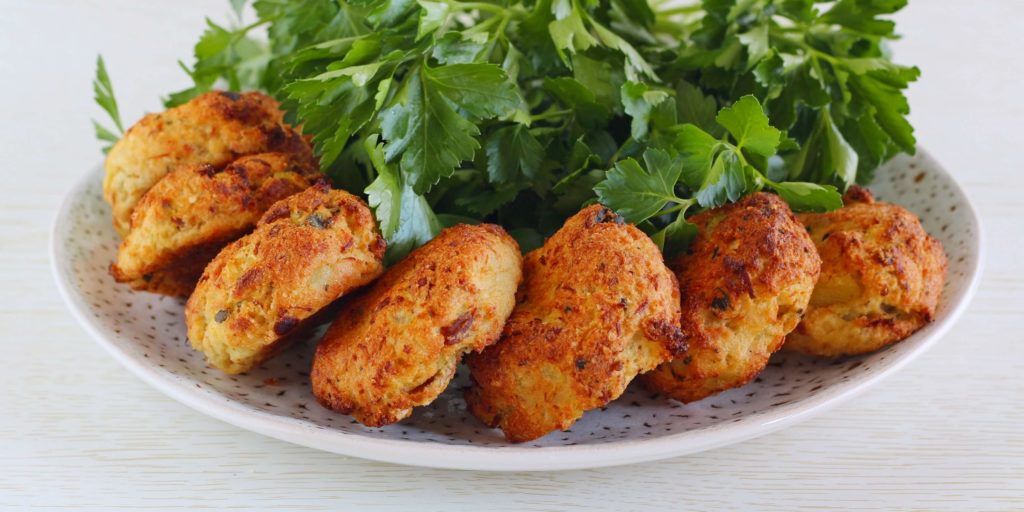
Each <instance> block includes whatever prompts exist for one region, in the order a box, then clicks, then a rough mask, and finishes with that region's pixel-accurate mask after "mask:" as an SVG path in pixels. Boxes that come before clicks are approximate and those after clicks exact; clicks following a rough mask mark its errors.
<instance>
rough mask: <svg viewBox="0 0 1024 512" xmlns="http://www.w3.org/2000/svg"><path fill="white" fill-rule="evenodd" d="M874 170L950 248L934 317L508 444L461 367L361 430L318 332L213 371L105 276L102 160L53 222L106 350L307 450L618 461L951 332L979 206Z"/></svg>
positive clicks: (898, 169)
mask: <svg viewBox="0 0 1024 512" xmlns="http://www.w3.org/2000/svg"><path fill="white" fill-rule="evenodd" d="M877 176H878V178H877V180H876V182H875V183H874V184H873V185H872V187H871V188H872V190H873V191H874V192H875V194H876V196H877V197H879V198H880V199H882V200H886V201H891V202H895V203H898V204H900V205H903V206H905V207H907V208H909V209H910V210H911V211H913V212H914V213H916V214H917V215H919V216H921V218H922V220H923V222H924V226H925V228H926V229H927V230H928V232H929V233H931V234H932V235H934V236H936V237H938V238H939V239H940V240H941V241H942V243H943V245H944V246H945V248H946V252H947V255H948V256H949V277H948V280H947V283H946V288H945V290H944V291H943V294H942V301H941V305H940V306H939V310H938V314H937V316H936V319H935V322H934V323H932V324H930V325H928V326H927V327H925V328H924V329H922V330H921V331H919V332H918V333H916V334H914V335H913V336H911V337H910V338H909V339H907V340H906V341H904V342H902V343H899V344H897V345H895V346H893V347H890V348H888V349H886V350H882V351H880V352H878V353H875V354H871V355H868V356H865V357H858V358H850V359H843V360H839V361H827V360H816V359H811V358H806V357H800V356H795V355H791V354H776V356H775V357H773V358H772V361H771V363H770V364H769V367H768V368H767V369H766V370H765V371H764V372H763V373H762V374H761V376H760V377H758V378H757V380H756V381H754V382H752V383H750V384H749V385H747V386H745V387H743V388H740V389H735V390H731V391H728V392H726V393H722V394H720V395H717V396H714V397H711V398H709V399H706V400H703V401H701V402H698V403H694V404H689V405H682V404H679V403H676V402H673V401H668V400H664V399H661V398H659V397H656V396H652V394H651V393H648V392H646V391H645V390H643V389H642V388H641V387H639V386H637V385H633V386H631V388H630V389H629V390H628V391H627V392H626V393H625V394H624V395H623V396H622V397H621V398H619V399H618V400H616V401H615V402H614V403H612V404H610V405H609V406H608V407H607V408H605V409H602V410H598V411H591V412H589V413H587V414H586V416H585V417H584V418H583V419H582V420H580V421H579V422H578V423H576V424H575V425H573V427H572V429H571V430H569V431H567V432H562V433H553V434H551V435H548V436H547V437H545V438H543V439H541V440H539V441H537V442H532V443H526V444H520V445H509V444H507V443H505V442H504V441H503V439H502V437H501V434H500V432H498V431H497V430H491V429H488V428H486V427H485V426H484V425H483V424H481V423H480V422H479V421H477V420H476V419H475V418H473V417H472V416H471V415H469V414H468V413H467V412H466V410H465V403H464V402H463V400H462V398H461V388H462V387H463V386H464V385H465V375H463V374H462V372H460V375H459V376H458V377H457V378H456V381H455V382H453V383H452V385H451V386H449V388H448V390H447V391H446V392H445V393H444V394H443V395H442V396H441V397H440V398H439V399H438V400H436V401H435V402H434V403H433V404H431V405H429V406H426V407H421V408H418V409H416V411H415V412H414V413H413V416H412V417H411V418H409V419H407V420H405V421H403V422H401V423H399V424H396V425H391V426H387V427H384V428H367V427H363V426H362V425H359V424H358V423H356V422H355V421H354V420H352V419H351V418H350V417H348V416H344V415H341V414H337V413H334V412H331V411H329V410H327V409H324V408H323V407H321V406H320V405H318V404H317V402H316V400H315V399H314V398H313V396H312V394H311V392H310V389H309V373H308V371H309V368H310V358H311V356H312V351H313V346H314V343H313V342H312V341H306V342H305V343H300V344H298V345H297V346H294V347H292V348H291V349H290V350H288V351H287V352H285V353H283V354H281V355H279V356H278V357H276V358H275V359H273V360H272V361H270V362H268V363H267V364H266V365H264V366H262V367H260V368H259V369H257V370H255V371H253V372H250V373H249V374H247V375H241V376H234V377H231V376H226V375H224V374H222V373H220V372H219V371H217V370H214V369H210V368H207V367H206V365H205V364H204V362H203V357H202V355H200V354H198V353H196V352H194V351H192V350H191V349H190V348H189V346H188V342H187V340H186V339H185V325H184V320H183V315H182V309H183V302H182V301H180V300H176V299H170V298H166V297H161V296H157V295H151V294H148V293H136V292H132V291H130V290H129V289H128V288H127V287H125V286H122V285H119V284H117V283H115V282H114V281H113V280H112V279H111V278H110V276H109V275H108V274H107V266H108V265H109V264H110V262H111V261H112V260H113V258H114V255H115V252H116V249H117V244H118V238H117V235H116V234H115V233H114V230H113V228H112V227H111V223H110V210H109V208H108V207H107V205H106V203H105V202H104V201H103V200H102V198H101V194H100V190H101V182H102V170H101V169H95V170H93V171H92V172H90V173H88V174H87V175H85V176H83V178H82V180H81V181H80V182H79V183H77V184H76V185H75V186H74V188H73V189H72V190H71V191H70V192H69V193H68V195H67V197H66V199H65V200H64V204H63V206H62V207H61V210H60V212H59V213H58V215H57V218H56V220H55V222H54V226H53V233H52V238H51V253H52V254H51V258H52V264H53V271H54V275H55V277H56V280H57V286H58V288H59V289H60V291H61V293H62V295H63V296H64V299H65V300H66V301H67V303H68V306H69V308H70V309H71V311H72V313H73V314H74V315H75V317H76V318H78V320H79V321H80V322H81V323H82V325H83V326H84V327H85V328H86V330H87V331H89V333H90V334H92V336H93V337H94V338H95V339H96V341H98V342H99V343H100V345H102V346H103V347H104V348H105V349H107V351H109V352H110V353H111V354H112V355H113V356H114V357H115V358H116V359H117V360H118V361H120V362H121V363H122V364H123V365H124V366H126V367H127V368H128V369H129V370H131V371H132V372H133V373H135V374H136V375H137V376H139V377H140V378H141V379H143V380H144V381H146V382H148V383H149V384H151V385H153V386H154V387H156V388H157V389H159V390H160V391H163V392H164V393H166V394H168V395H170V396H171V397H173V398H174V399H176V400H179V401H181V402H183V403H185V404H186V405H188V406H190V407H193V408H195V409H196V410H198V411H200V412H202V413H204V414H208V415H210V416H213V417H215V418H218V419H221V420H223V421H226V422H228V423H232V424H234V425H237V426H239V427H242V428H245V429H249V430H252V431H255V432H259V433H261V434H265V435H268V436H271V437H275V438H278V439H282V440H285V441H290V442H293V443H297V444H301V445H305V446H309V447H312V448H318V449H321V450H327V451H331V452H335V453H340V454H345V455H352V456H357V457H364V458H367V459H375V460H381V461H387V462H395V463H400V464H411V465H419V466H431V467H441V468H459V469H482V470H553V469H572V468H587V467H599V466H611V465H617V464H627V463H633V462H641V461H649V460H656V459H662V458H667V457H672V456H677V455H683V454H687V453H694V452H698V451H702V450H707V449H710V448H715V447H718V446H723V445H727V444H731V443H736V442H739V441H743V440H746V439H750V438H753V437H756V436H759V435H763V434H766V433H768V432H771V431H774V430H777V429H779V428H782V427H784V426H787V425H791V424H793V423H796V422H797V421H800V420H803V419H805V418H808V417H810V416H811V415H813V414H817V413H819V412H821V411H823V410H825V409H826V408H828V407H830V406H834V405H836V404H838V403H840V402H842V401H844V400H847V399H849V398H851V397H853V396H854V395H856V394H857V393H859V392H861V391H863V390H864V389H866V388H867V387H868V386H870V385H872V384H874V383H876V382H878V381H879V380H881V378H882V377H884V376H886V375H889V374H891V373H893V372H894V371H896V370H898V369H899V368H900V367H902V366H903V365H904V364H906V363H907V362H909V361H910V360H911V359H913V358H914V357H915V356H917V355H919V354H920V353H922V352H923V351H924V350H925V349H927V348H928V347H929V346H930V345H931V344H932V343H934V342H935V341H936V340H937V339H938V338H939V337H941V336H942V335H943V333H945V332H946V331H947V330H948V329H949V327H950V326H951V325H952V324H953V322H954V321H955V320H956V318H957V317H958V316H960V313H961V312H962V311H963V310H964V308H965V306H966V305H967V303H968V301H969V299H970V297H971V296H972V295H973V294H974V291H975V288H976V286H977V283H978V280H979V277H980V274H981V269H980V267H981V262H982V254H981V252H982V242H981V227H980V225H979V222H978V218H977V215H976V213H975V211H974V209H973V208H972V207H971V204H970V202H969V201H968V199H967V197H966V196H965V195H964V192H963V191H962V190H961V189H960V187H959V186H958V185H957V184H956V182H954V181H953V178H952V177H951V176H950V175H949V174H948V173H947V172H946V171H945V170H943V169H942V168H941V167H940V166H939V165H938V164H937V163H936V162H935V161H934V160H932V159H931V158H930V157H929V156H928V155H927V154H926V153H924V152H923V151H922V152H920V153H919V154H918V155H917V156H916V157H906V156H902V157H898V158H896V159H894V160H893V161H892V162H890V163H889V164H887V165H886V166H885V167H884V168H883V169H880V170H879V171H878V173H877ZM936 378H938V376H936ZM111 396H112V397H114V396H116V394H112V395H111ZM114 399H116V398H114Z"/></svg>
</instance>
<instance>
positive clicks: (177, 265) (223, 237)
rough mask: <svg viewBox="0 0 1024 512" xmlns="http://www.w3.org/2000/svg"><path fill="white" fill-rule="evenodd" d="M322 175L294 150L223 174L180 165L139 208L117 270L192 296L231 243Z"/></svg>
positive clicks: (120, 276) (143, 285) (144, 286)
mask: <svg viewBox="0 0 1024 512" xmlns="http://www.w3.org/2000/svg"><path fill="white" fill-rule="evenodd" d="M320 176H322V175H321V174H320V173H319V172H318V167H317V165H316V162H314V161H312V160H310V159H308V158H305V157H303V156H301V155H296V154H288V153H261V154H257V155H250V156H244V157H242V158H239V159H238V160H235V161H234V162H232V163H231V164H230V165H228V166H227V167H225V168H223V169H222V170H218V169H217V168H215V167H213V166H211V165H209V164H198V165H189V166H184V167H179V168H177V169H175V170H173V171H171V172H170V173H169V174H168V175H167V176H164V177H163V178H162V179H161V180H160V181H158V182H157V183H156V185H154V186H153V188H151V189H149V191H148V192H146V194H145V195H143V196H142V199H141V200H140V201H139V203H138V205H136V207H135V211H133V212H132V227H131V231H129V233H128V236H127V237H125V239H124V240H123V241H122V242H121V246H120V248H119V249H118V252H117V261H115V262H114V263H113V264H112V265H111V266H110V273H111V275H113V276H114V279H115V280H117V281H118V282H122V283H129V285H131V287H132V288H134V289H136V290H149V291H155V292H157V293H160V292H164V291H174V292H177V293H175V295H185V296H187V295H188V294H189V293H190V292H191V291H192V288H194V287H195V283H196V281H198V280H199V276H200V274H202V272H203V268H204V267H206V264H207V263H209V261H210V260H211V259H213V257H214V256H216V255H217V253H218V252H220V250H221V249H222V248H223V247H224V246H225V245H227V244H228V243H230V242H232V241H234V240H236V239H238V238H239V237H241V236H242V235H244V234H246V233H248V232H249V231H252V229H253V228H254V227H255V226H256V222H257V221H258V220H259V218H260V216H261V215H263V213H264V212H265V211H267V209H268V208H270V205H272V204H274V203H276V202H277V201H280V200H281V199H284V198H285V197H288V196H290V195H292V194H296V193H298V192H301V191H303V190H305V189H307V188H309V186H310V185H312V184H313V182H314V181H315V180H316V179H318V178H319V177H320ZM154 275H155V277H156V278H155V279H154ZM169 278H172V279H169ZM171 283H173V285H172V284H171Z"/></svg>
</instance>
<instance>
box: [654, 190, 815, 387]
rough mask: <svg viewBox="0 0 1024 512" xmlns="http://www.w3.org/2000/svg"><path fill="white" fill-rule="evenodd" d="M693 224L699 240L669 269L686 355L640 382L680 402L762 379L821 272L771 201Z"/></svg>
mask: <svg viewBox="0 0 1024 512" xmlns="http://www.w3.org/2000/svg"><path fill="white" fill-rule="evenodd" d="M691 221H692V222H693V223H694V224H696V225H697V228H698V230H699V234H698V236H697V238H696V239H695V240H694V242H693V244H692V245H691V246H690V248H689V250H688V251H687V252H685V253H683V254H681V255H680V256H679V257H677V258H675V259H674V260H673V262H672V265H671V266H672V268H673V270H675V272H676V277H677V278H678V279H679V286H680V297H681V300H682V328H683V332H684V333H685V334H686V335H687V336H688V340H689V342H690V348H689V350H688V351H687V353H686V354H685V355H684V356H683V357H681V358H678V359H676V360H674V361H672V362H671V363H666V364H663V365H661V366H659V367H658V368H657V369H656V370H654V371H652V372H650V373H646V374H644V375H643V376H642V377H641V381H642V382H643V383H644V385H646V386H647V387H648V388H650V389H652V390H654V391H657V392H659V393H662V394H664V395H666V396H669V397H671V398H674V399H676V400H680V401H682V402H693V401H697V400H700V399H702V398H705V397H708V396H711V395H713V394H715V393H718V392H720V391H724V390H726V389H730V388H734V387H738V386H742V385H744V384H746V383H747V382H749V381H750V380H751V379H753V378H754V377H755V376H756V375H757V374H758V373H760V372H761V370H763V369H764V367H765V366H766V365H767V364H768V358H769V357H770V356H771V355H772V353H773V352H775V351H776V350H778V349H779V347H781V346H782V343H783V341H784V340H785V337H786V334H788V333H789V332H790V331H792V330H793V328H794V327H796V325H797V323H798V322H799V321H800V315H801V314H803V312H804V309H805V308H806V307H807V302H808V300H809V299H810V297H811V290H812V289H813V288H814V283H815V281H816V280H817V278H818V273H819V272H820V269H821V260H820V259H819V258H818V254H817V252H816V251H815V250H814V244H813V243H812V242H811V239H810V237H809V236H807V232H806V231H804V228H803V225H801V224H800V223H799V222H798V221H797V220H796V217H794V216H793V212H791V211H790V209H789V206H787V205H786V203H785V201H783V200H782V199H780V198H779V197H778V196H776V195H773V194H767V193H764V192H759V193H756V194H752V195H749V196H747V197H745V198H743V199H742V200H740V201H739V202H737V203H733V204H729V205H726V206H722V207H720V208H715V209H713V210H708V211H705V212H702V213H699V214H697V215H695V216H694V217H693V218H692V219H691Z"/></svg>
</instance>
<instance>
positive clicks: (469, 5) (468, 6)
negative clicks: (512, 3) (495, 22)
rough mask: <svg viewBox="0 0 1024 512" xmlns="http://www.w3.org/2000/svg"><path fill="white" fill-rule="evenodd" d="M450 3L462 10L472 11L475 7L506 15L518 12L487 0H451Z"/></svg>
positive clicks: (479, 9)
mask: <svg viewBox="0 0 1024 512" xmlns="http://www.w3.org/2000/svg"><path fill="white" fill-rule="evenodd" d="M450 3H451V5H452V6H453V7H455V8H457V9H459V10H461V11H472V10H474V9H475V10H478V11H484V12H490V13H494V14H504V15H506V16H508V15H510V14H512V13H513V12H516V11H513V10H512V9H506V8H505V7H502V6H500V5H497V4H491V3H487V2H458V1H455V0H450Z"/></svg>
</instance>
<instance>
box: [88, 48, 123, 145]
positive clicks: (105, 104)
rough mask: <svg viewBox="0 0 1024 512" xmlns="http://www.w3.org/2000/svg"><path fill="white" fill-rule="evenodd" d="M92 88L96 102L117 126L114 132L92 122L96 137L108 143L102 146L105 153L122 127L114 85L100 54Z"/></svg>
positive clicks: (115, 139)
mask: <svg viewBox="0 0 1024 512" xmlns="http://www.w3.org/2000/svg"><path fill="white" fill-rule="evenodd" d="M92 90H93V94H94V97H93V99H94V100H95V101H96V104H97V105H99V106H100V107H101V108H102V109H103V111H104V112H106V113H107V115H108V116H110V120H111V121H113V123H114V126H116V127H117V133H114V132H113V131H111V130H110V129H109V128H106V127H104V126H103V125H101V124H100V123H98V122H96V121H93V122H92V126H93V130H94V131H95V133H96V138H97V139H99V140H101V141H104V142H107V143H108V144H107V145H105V146H104V147H103V152H104V153H107V152H108V151H110V148H111V147H113V145H114V144H115V143H116V142H117V141H118V140H119V139H120V138H121V135H122V134H123V133H124V128H123V127H122V125H121V113H120V111H119V110H118V108H117V99H116V98H114V86H113V85H111V84H110V75H108V74H107V66H106V64H104V63H103V56H102V55H101V56H97V57H96V78H94V79H93V81H92Z"/></svg>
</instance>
